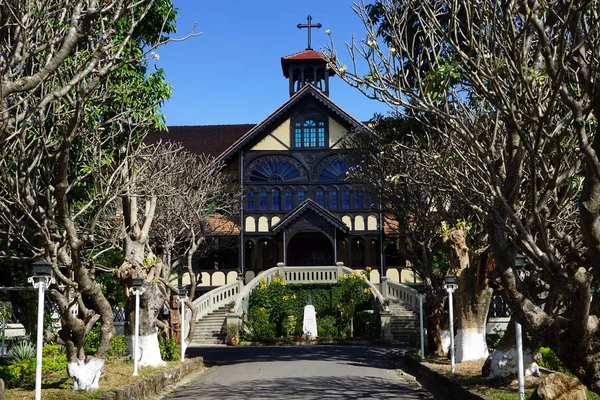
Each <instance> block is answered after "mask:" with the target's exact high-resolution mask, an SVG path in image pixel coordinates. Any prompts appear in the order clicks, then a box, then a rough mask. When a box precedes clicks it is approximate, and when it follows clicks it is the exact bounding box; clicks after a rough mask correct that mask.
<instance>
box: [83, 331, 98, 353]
mask: <svg viewBox="0 0 600 400" xmlns="http://www.w3.org/2000/svg"><path fill="white" fill-rule="evenodd" d="M101 336H102V330H101V325H100V323H97V324H96V325H94V326H93V327H92V329H91V330H90V331H89V332H88V334H87V335H85V342H84V343H83V349H84V351H85V354H86V355H88V356H92V355H94V354H96V351H98V346H100V337H101Z"/></svg>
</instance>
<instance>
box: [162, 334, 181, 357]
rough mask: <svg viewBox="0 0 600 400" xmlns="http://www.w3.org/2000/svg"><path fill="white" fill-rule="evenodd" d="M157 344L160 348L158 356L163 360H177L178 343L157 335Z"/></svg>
mask: <svg viewBox="0 0 600 400" xmlns="http://www.w3.org/2000/svg"><path fill="white" fill-rule="evenodd" d="M158 346H159V348H160V357H161V358H162V359H163V361H177V360H179V345H178V344H177V342H176V341H175V339H167V338H164V337H162V336H160V335H159V336H158Z"/></svg>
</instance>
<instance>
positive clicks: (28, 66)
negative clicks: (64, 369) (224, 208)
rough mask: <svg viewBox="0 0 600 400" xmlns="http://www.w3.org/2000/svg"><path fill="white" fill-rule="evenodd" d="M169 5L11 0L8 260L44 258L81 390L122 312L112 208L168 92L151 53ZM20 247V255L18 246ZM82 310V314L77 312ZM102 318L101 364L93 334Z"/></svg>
mask: <svg viewBox="0 0 600 400" xmlns="http://www.w3.org/2000/svg"><path fill="white" fill-rule="evenodd" d="M174 17H175V12H174V10H173V8H172V4H171V1H170V0H145V1H131V0H109V1H103V2H98V1H92V0H76V1H70V2H68V1H65V0H50V1H28V2H22V1H17V0H5V1H0V77H1V82H0V143H1V145H0V153H1V154H0V159H1V161H0V163H1V166H0V168H1V169H2V174H0V232H1V235H2V237H3V238H5V240H6V246H5V247H4V248H3V252H2V256H3V257H10V258H21V259H26V260H31V259H34V258H37V257H43V258H45V259H47V260H48V261H50V262H51V263H52V266H53V274H54V277H55V278H56V279H57V284H56V285H53V286H52V287H51V288H50V294H51V295H52V297H53V299H54V301H55V302H56V304H57V305H58V307H59V312H60V315H61V323H62V329H61V330H60V331H59V334H58V336H56V337H52V338H51V339H55V340H57V341H59V342H61V343H63V344H64V345H65V347H66V349H67V358H68V362H69V366H68V370H69V374H70V376H71V377H72V378H73V380H74V383H75V389H90V388H94V387H97V386H98V378H99V376H100V373H101V371H102V368H103V365H104V358H105V356H106V353H107V351H108V347H109V344H110V340H111V338H112V336H113V335H114V327H113V311H112V306H111V304H110V303H109V302H108V301H107V299H106V297H105V296H104V294H103V292H102V286H101V285H100V284H99V283H98V282H97V281H96V280H95V271H96V270H95V268H96V262H95V256H97V255H98V254H100V253H101V252H102V251H104V250H106V247H105V243H99V242H97V241H96V234H97V228H98V221H99V220H100V216H102V215H103V214H104V213H105V209H106V207H107V205H109V204H111V202H112V201H113V200H114V199H115V198H116V197H117V196H118V194H119V193H121V192H122V191H123V190H126V185H127V184H128V182H126V181H125V180H123V179H122V174H121V171H122V169H123V168H124V167H125V166H126V165H127V164H128V160H129V159H130V158H131V157H132V156H134V155H135V154H136V153H137V151H138V148H139V146H140V144H141V137H142V135H143V133H144V132H145V131H146V130H147V129H148V127H160V125H161V121H162V119H161V117H160V114H159V113H158V111H157V110H158V109H157V107H158V105H159V104H160V102H162V101H163V100H164V99H165V98H166V97H168V95H169V86H168V85H167V84H166V82H165V81H164V78H163V75H162V72H161V71H156V72H152V73H149V72H148V71H147V70H146V68H147V61H148V60H147V56H148V55H149V54H150V51H152V50H154V49H155V48H156V47H157V46H159V45H160V44H163V43H165V42H166V41H168V40H169V39H168V38H167V37H165V36H163V34H162V32H161V29H162V30H164V32H165V33H168V32H170V31H172V30H173V29H174V25H173V24H174ZM16 249H19V252H17V251H15V250H16ZM75 305H77V306H78V309H79V313H78V314H77V315H74V314H73V313H72V312H71V309H72V308H73V307H74V306H75ZM98 321H101V322H102V335H101V341H100V345H99V347H98V351H97V352H96V354H95V356H96V357H95V358H93V359H86V357H85V353H84V350H83V343H84V339H85V335H86V334H87V332H89V330H90V329H91V328H92V326H93V325H94V324H95V323H96V322H98Z"/></svg>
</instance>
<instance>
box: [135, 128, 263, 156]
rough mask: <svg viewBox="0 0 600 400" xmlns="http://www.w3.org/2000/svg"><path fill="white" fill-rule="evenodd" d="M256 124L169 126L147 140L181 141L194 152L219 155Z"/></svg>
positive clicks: (150, 141)
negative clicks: (166, 130) (165, 130)
mask: <svg viewBox="0 0 600 400" xmlns="http://www.w3.org/2000/svg"><path fill="white" fill-rule="evenodd" d="M254 126H255V124H239V125H198V126H169V127H168V132H164V131H163V132H152V133H149V134H148V136H146V140H145V142H146V143H155V142H158V141H159V140H162V141H163V142H166V141H170V142H176V143H181V144H182V145H184V146H185V148H186V149H187V150H189V151H191V152H193V153H196V154H209V155H211V156H213V157H218V156H219V155H221V153H223V152H224V151H225V150H226V149H227V148H229V147H230V146H231V145H232V144H233V143H235V142H236V141H237V140H238V139H239V138H241V137H242V136H244V134H246V132H248V131H249V130H250V129H252V128H254Z"/></svg>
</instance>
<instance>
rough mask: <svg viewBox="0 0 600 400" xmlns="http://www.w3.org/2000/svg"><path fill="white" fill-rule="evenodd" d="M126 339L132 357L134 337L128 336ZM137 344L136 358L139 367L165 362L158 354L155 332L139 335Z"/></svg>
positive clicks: (159, 364) (158, 365) (163, 363)
mask: <svg viewBox="0 0 600 400" xmlns="http://www.w3.org/2000/svg"><path fill="white" fill-rule="evenodd" d="M128 340H129V345H130V349H131V356H132V357H133V356H134V353H133V343H134V337H133V336H130V337H129V338H128ZM138 344H139V347H138V353H137V358H138V365H139V366H140V367H162V366H163V365H165V364H166V363H165V362H164V361H163V360H162V357H161V356H160V346H159V345H158V333H156V332H155V333H153V334H150V335H140V337H139V342H138Z"/></svg>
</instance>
